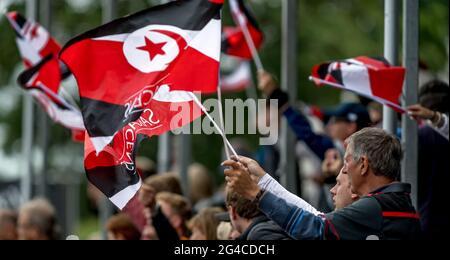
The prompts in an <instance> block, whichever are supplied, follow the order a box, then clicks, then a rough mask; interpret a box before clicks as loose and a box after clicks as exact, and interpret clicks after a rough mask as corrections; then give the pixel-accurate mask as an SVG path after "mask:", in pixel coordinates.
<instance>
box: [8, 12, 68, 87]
mask: <svg viewBox="0 0 450 260" xmlns="http://www.w3.org/2000/svg"><path fill="white" fill-rule="evenodd" d="M6 17H7V18H8V21H9V22H10V24H11V26H12V27H13V28H14V31H15V32H16V35H17V37H16V43H17V47H18V48H19V52H20V55H21V57H22V60H23V63H24V64H25V67H26V68H31V67H32V66H34V65H36V64H38V63H39V62H41V61H42V60H43V59H44V58H45V57H47V56H49V55H52V59H54V61H51V62H49V63H48V65H46V66H47V67H48V66H53V67H54V68H52V70H53V71H54V72H55V73H54V74H52V75H49V77H47V78H44V77H41V81H43V82H44V83H45V85H46V86H47V87H48V88H49V89H50V90H51V91H52V92H54V93H58V89H59V83H60V80H61V72H60V67H59V63H58V61H57V56H58V53H59V51H60V50H61V47H60V46H59V44H58V43H57V42H56V41H55V40H54V39H53V38H52V37H51V36H50V34H49V33H48V32H47V30H45V29H44V28H43V27H42V26H41V25H39V24H38V23H36V22H34V21H31V20H27V19H25V18H24V17H23V16H22V15H20V14H19V13H17V12H9V13H7V14H6ZM47 81H48V82H47Z"/></svg>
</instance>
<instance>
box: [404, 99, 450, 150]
mask: <svg viewBox="0 0 450 260" xmlns="http://www.w3.org/2000/svg"><path fill="white" fill-rule="evenodd" d="M408 114H409V115H410V116H411V117H413V118H414V119H415V120H417V121H419V122H420V121H421V120H426V122H427V124H428V125H429V126H431V127H432V128H433V129H434V130H436V131H437V132H438V133H439V134H441V135H442V136H443V137H444V138H445V139H447V141H448V115H447V114H445V113H441V112H439V111H432V110H430V109H428V108H425V107H423V106H422V105H420V104H416V105H412V106H409V107H408Z"/></svg>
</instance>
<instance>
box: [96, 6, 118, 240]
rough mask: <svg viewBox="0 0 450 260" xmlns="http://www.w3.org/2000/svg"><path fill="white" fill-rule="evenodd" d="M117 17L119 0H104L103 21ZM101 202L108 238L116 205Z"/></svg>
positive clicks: (106, 200)
mask: <svg viewBox="0 0 450 260" xmlns="http://www.w3.org/2000/svg"><path fill="white" fill-rule="evenodd" d="M116 17H117V0H102V22H103V23H107V22H110V21H112V20H113V19H114V18H116ZM99 204H100V205H99V218H100V219H99V221H100V229H101V230H102V239H107V233H106V229H105V225H106V222H107V221H108V219H109V218H110V217H111V216H112V214H113V212H114V206H113V205H112V203H111V201H109V199H108V198H106V197H104V198H103V199H102V200H101V201H100V203H99Z"/></svg>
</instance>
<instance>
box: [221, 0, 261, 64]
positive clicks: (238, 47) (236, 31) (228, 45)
mask: <svg viewBox="0 0 450 260" xmlns="http://www.w3.org/2000/svg"><path fill="white" fill-rule="evenodd" d="M229 4H230V9H231V12H232V16H233V19H234V22H235V24H236V25H237V26H235V27H232V26H226V27H224V32H223V35H222V51H223V52H224V53H225V54H227V55H230V56H235V57H239V58H242V59H247V60H250V59H252V58H253V57H252V52H251V50H250V47H249V46H248V42H247V40H246V39H245V35H244V32H243V29H245V28H247V30H248V32H249V34H250V38H251V40H252V41H253V44H254V45H255V48H256V49H259V48H260V47H261V46H262V44H263V40H264V34H263V32H262V31H261V29H260V27H259V25H258V22H257V21H256V19H255V16H254V15H253V13H252V11H251V10H250V8H249V7H248V6H247V4H246V3H245V2H244V1H243V0H229ZM243 27H245V28H243Z"/></svg>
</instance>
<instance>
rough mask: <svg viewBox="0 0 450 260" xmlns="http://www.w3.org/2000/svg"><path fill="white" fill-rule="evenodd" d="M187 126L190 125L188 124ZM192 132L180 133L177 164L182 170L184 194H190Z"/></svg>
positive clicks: (181, 178)
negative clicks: (189, 172)
mask: <svg viewBox="0 0 450 260" xmlns="http://www.w3.org/2000/svg"><path fill="white" fill-rule="evenodd" d="M185 127H186V128H188V127H190V125H186V126H185ZM191 139H192V138H191V135H190V134H184V133H183V134H180V135H178V141H179V143H178V145H179V146H178V149H177V153H178V154H177V164H178V167H177V168H178V170H179V172H180V182H181V187H182V188H183V194H184V195H185V196H189V178H188V168H189V165H190V164H191V160H192V158H191V153H192V140H191Z"/></svg>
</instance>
